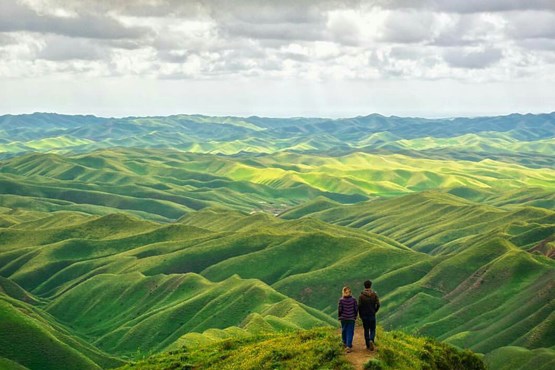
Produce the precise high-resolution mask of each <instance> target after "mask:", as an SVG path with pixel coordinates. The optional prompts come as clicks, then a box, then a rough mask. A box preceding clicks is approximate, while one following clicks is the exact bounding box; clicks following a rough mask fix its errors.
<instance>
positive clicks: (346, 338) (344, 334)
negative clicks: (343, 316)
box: [341, 320, 355, 348]
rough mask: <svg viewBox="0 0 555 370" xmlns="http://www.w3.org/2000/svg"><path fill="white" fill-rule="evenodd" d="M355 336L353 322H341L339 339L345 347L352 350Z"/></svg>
mask: <svg viewBox="0 0 555 370" xmlns="http://www.w3.org/2000/svg"><path fill="white" fill-rule="evenodd" d="M354 335H355V320H341V339H343V344H344V345H345V347H349V348H353V336H354Z"/></svg>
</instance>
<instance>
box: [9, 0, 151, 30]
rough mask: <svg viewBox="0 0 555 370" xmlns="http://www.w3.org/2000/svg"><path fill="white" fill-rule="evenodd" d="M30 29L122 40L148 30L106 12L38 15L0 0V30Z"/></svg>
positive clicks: (11, 2) (27, 8) (18, 5)
mask: <svg viewBox="0 0 555 370" xmlns="http://www.w3.org/2000/svg"><path fill="white" fill-rule="evenodd" d="M13 31H29V32H37V33H54V34H59V35H65V36H69V37H86V38H98V39H124V38H140V37H143V36H144V35H145V34H146V33H147V32H148V29H145V28H143V27H134V26H130V27H127V26H124V25H123V24H122V23H121V22H119V21H118V20H116V19H114V18H112V17H110V16H107V15H106V14H100V13H98V14H95V13H80V14H78V16H76V17H72V16H54V15H50V14H38V13H37V12H36V11H35V10H33V9H31V8H29V7H27V6H25V5H24V4H22V3H19V2H16V1H10V0H0V32H13Z"/></svg>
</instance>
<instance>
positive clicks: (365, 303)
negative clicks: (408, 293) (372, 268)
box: [358, 280, 380, 351]
mask: <svg viewBox="0 0 555 370" xmlns="http://www.w3.org/2000/svg"><path fill="white" fill-rule="evenodd" d="M358 309H359V315H360V318H361V320H362V326H363V328H364V341H365V342H366V348H367V349H369V350H370V351H373V350H374V349H375V348H376V347H375V345H374V339H375V338H376V313H377V312H378V310H379V309H380V299H379V298H378V294H376V292H374V291H373V290H372V282H371V281H370V280H366V281H365V282H364V290H363V291H362V293H360V297H359V298H358Z"/></svg>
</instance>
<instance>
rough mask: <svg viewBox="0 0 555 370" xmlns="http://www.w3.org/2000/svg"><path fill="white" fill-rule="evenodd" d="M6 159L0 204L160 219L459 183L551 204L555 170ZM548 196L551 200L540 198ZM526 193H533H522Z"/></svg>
mask: <svg viewBox="0 0 555 370" xmlns="http://www.w3.org/2000/svg"><path fill="white" fill-rule="evenodd" d="M0 164H1V166H0V186H1V187H2V189H3V190H4V191H3V194H2V195H1V196H0V206H4V207H7V206H10V204H12V205H13V204H18V207H20V208H27V207H28V209H32V210H36V209H33V207H34V204H33V202H35V201H38V203H39V205H37V207H40V209H43V210H48V211H50V210H62V209H63V210H69V209H71V210H75V211H81V212H87V213H92V214H105V213H106V211H107V210H112V211H114V210H116V209H117V210H123V211H125V212H127V213H129V214H135V215H139V216H141V217H145V218H149V219H153V220H158V221H161V220H175V219H178V218H180V217H182V216H183V215H185V214H187V213H190V212H192V211H195V210H199V209H203V208H208V207H222V206H224V207H227V208H233V209H239V210H242V211H247V212H250V211H260V210H264V211H267V212H270V213H274V214H277V213H280V212H283V211H284V210H286V209H288V208H290V207H291V206H294V205H298V204H299V203H303V202H306V201H308V200H312V199H315V198H318V197H323V198H318V199H325V200H326V201H327V202H340V203H354V202H360V201H363V200H366V199H368V198H369V197H374V196H376V195H381V196H394V195H399V194H405V193H411V192H419V191H422V190H426V189H435V188H457V189H460V187H461V186H462V187H467V188H468V187H472V188H477V189H484V190H478V193H477V195H476V194H475V195H474V197H475V198H476V197H479V196H480V195H479V194H483V196H484V197H488V195H487V194H488V192H489V193H490V194H491V193H492V192H493V193H494V194H499V193H500V192H506V191H513V192H518V191H522V188H537V189H538V190H534V193H535V194H537V196H536V197H535V198H534V199H533V200H530V202H529V203H530V205H534V206H543V207H549V206H550V204H551V203H552V202H553V199H552V195H549V194H552V193H553V189H554V187H553V184H554V183H555V171H553V170H552V169H549V168H535V169H534V168H529V167H524V166H519V165H514V164H509V163H503V162H499V161H492V160H485V161H481V162H471V161H453V160H437V159H425V158H411V157H408V156H405V155H401V154H389V155H376V154H367V153H352V154H348V155H344V156H339V157H333V156H323V155H321V154H319V155H308V154H303V155H301V154H293V153H279V154H275V155H272V156H267V155H266V156H265V155H262V156H259V157H256V158H255V157H224V156H213V155H205V154H191V153H181V152H177V151H172V150H136V149H117V150H104V151H98V152H94V153H89V154H84V155H73V156H58V155H55V154H29V155H25V156H21V157H16V158H13V159H10V160H4V161H2V162H1V163H0ZM392 168H394V170H391V169H392ZM492 188H493V191H491V190H488V189H492ZM542 189H543V190H542ZM480 192H481V193H480ZM541 192H543V193H544V194H548V198H542V197H540V196H539V193H541ZM469 196H473V195H472V194H471V195H469ZM490 197H491V196H490ZM515 197H517V195H516V194H515ZM518 197H520V198H522V199H523V200H524V199H527V198H524V197H525V195H524V194H523V193H520V195H518ZM498 198H499V199H498V202H503V201H504V200H503V198H501V197H498ZM505 202H506V203H507V202H508V201H506V200H505Z"/></svg>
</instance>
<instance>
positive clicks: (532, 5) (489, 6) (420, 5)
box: [374, 0, 555, 13]
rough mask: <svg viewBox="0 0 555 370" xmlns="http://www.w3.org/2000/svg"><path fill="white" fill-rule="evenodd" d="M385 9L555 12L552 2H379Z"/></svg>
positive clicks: (509, 0)
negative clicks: (531, 10)
mask: <svg viewBox="0 0 555 370" xmlns="http://www.w3.org/2000/svg"><path fill="white" fill-rule="evenodd" d="M374 5H376V6H380V7H383V8H385V9H427V10H431V11H437V12H451V13H484V12H488V13H492V12H509V11H517V10H530V9H533V10H549V11H555V3H554V2H553V1H552V0H377V1H376V2H374Z"/></svg>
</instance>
